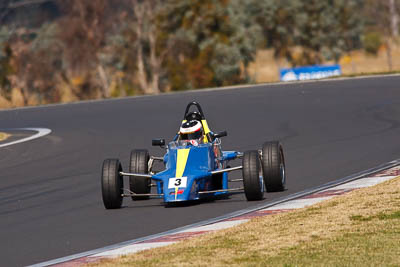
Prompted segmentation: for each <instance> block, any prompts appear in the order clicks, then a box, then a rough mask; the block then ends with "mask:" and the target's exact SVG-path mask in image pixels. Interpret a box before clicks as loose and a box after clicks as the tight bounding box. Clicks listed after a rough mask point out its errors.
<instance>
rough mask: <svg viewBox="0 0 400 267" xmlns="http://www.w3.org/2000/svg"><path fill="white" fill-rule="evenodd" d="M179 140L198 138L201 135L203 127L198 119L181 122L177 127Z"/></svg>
mask: <svg viewBox="0 0 400 267" xmlns="http://www.w3.org/2000/svg"><path fill="white" fill-rule="evenodd" d="M179 135H180V139H181V140H199V139H200V138H201V137H203V127H202V125H201V122H200V121H198V120H191V121H187V122H184V123H182V125H181V128H180V129H179Z"/></svg>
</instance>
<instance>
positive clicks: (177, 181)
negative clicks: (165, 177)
mask: <svg viewBox="0 0 400 267" xmlns="http://www.w3.org/2000/svg"><path fill="white" fill-rule="evenodd" d="M186 183H187V177H179V178H176V177H175V178H170V179H169V181H168V188H176V187H186Z"/></svg>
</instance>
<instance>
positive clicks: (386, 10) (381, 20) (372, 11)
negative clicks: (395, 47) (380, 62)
mask: <svg viewBox="0 0 400 267" xmlns="http://www.w3.org/2000/svg"><path fill="white" fill-rule="evenodd" d="M398 10H400V1H399V0H382V1H375V0H365V6H364V14H365V16H366V17H367V18H368V19H367V26H368V29H369V30H372V31H378V32H381V33H382V34H383V35H384V37H385V47H386V54H387V64H388V68H389V70H392V69H393V62H392V44H391V43H392V42H394V41H396V37H397V36H398V32H399V30H398V25H399V21H398Z"/></svg>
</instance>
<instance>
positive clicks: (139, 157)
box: [129, 149, 151, 200]
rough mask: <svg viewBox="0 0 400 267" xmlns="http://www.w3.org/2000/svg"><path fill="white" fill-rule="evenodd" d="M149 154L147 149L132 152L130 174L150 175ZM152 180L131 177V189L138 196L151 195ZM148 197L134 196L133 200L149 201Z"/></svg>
mask: <svg viewBox="0 0 400 267" xmlns="http://www.w3.org/2000/svg"><path fill="white" fill-rule="evenodd" d="M149 159H150V156H149V152H148V151H147V150H145V149H135V150H132V152H131V158H130V164H129V172H131V173H141V174H148V173H149V167H148V163H149ZM150 183H151V179H150V178H145V177H136V176H130V177H129V189H130V190H131V191H132V192H134V193H136V194H149V193H150V189H151V187H150ZM148 198H149V197H148V196H132V200H144V199H148Z"/></svg>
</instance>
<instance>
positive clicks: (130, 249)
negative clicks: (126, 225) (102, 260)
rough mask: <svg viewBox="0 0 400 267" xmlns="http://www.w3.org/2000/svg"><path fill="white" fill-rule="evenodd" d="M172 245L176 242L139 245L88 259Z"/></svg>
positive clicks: (110, 251) (106, 252)
mask: <svg viewBox="0 0 400 267" xmlns="http://www.w3.org/2000/svg"><path fill="white" fill-rule="evenodd" d="M174 243H176V242H154V243H139V244H133V245H129V246H125V247H121V248H118V249H113V250H108V251H105V252H102V253H98V254H94V255H90V256H89V257H118V256H122V255H126V254H129V253H136V252H139V251H142V250H146V249H151V248H158V247H164V246H168V245H171V244H174Z"/></svg>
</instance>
